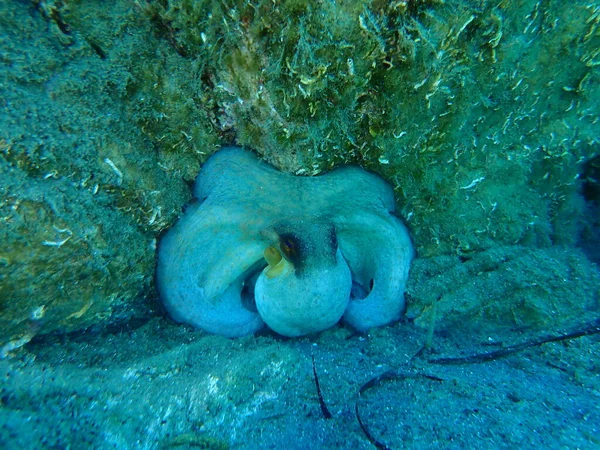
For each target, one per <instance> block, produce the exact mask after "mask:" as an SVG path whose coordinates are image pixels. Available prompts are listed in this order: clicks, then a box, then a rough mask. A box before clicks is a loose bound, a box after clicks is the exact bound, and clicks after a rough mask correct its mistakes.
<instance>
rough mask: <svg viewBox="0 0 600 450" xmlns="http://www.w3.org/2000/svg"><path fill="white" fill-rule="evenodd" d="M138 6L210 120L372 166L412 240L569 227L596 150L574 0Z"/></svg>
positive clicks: (452, 243) (440, 241) (543, 236)
mask: <svg viewBox="0 0 600 450" xmlns="http://www.w3.org/2000/svg"><path fill="white" fill-rule="evenodd" d="M147 12H148V16H149V17H151V18H152V20H153V21H154V23H155V24H157V25H156V26H157V28H159V29H160V30H161V34H162V36H163V37H164V39H165V40H167V41H169V42H171V44H172V46H173V47H174V48H175V49H177V50H178V52H179V53H180V54H181V55H183V57H184V58H186V59H190V60H201V61H203V64H204V68H203V74H202V77H200V79H199V86H202V87H203V88H204V89H206V88H207V87H209V88H210V94H209V96H210V97H211V98H212V101H211V102H209V103H210V104H212V105H213V111H214V112H215V114H216V117H215V119H216V120H215V121H214V123H216V124H217V125H218V126H220V127H221V132H224V131H225V130H227V131H231V130H233V131H234V132H235V136H234V140H235V141H236V142H237V143H239V144H242V145H246V146H249V147H251V148H253V149H256V150H257V151H258V152H260V153H261V154H262V155H263V156H264V157H265V159H267V160H268V161H270V162H272V163H274V164H275V165H277V166H278V167H280V168H281V169H283V170H286V171H289V172H292V173H296V174H301V175H316V174H318V173H321V172H323V171H327V170H330V169H331V168H333V167H334V166H336V165H339V164H344V163H355V164H360V165H362V166H364V167H366V168H367V169H370V170H373V171H376V172H378V173H380V174H382V175H383V176H384V177H385V178H387V179H388V180H389V181H391V182H392V183H393V185H394V187H395V189H396V193H397V199H398V201H399V204H400V207H401V211H402V214H403V216H404V217H405V219H406V220H407V221H408V223H409V225H410V227H411V229H412V232H413V235H414V237H415V241H416V244H417V247H418V249H419V251H420V254H421V255H435V254H440V253H454V252H456V253H469V252H472V251H476V250H481V249H484V248H488V247H490V246H492V245H494V243H498V242H499V243H524V244H532V245H542V246H545V245H549V244H552V243H559V244H568V243H572V242H573V241H574V240H575V239H576V236H577V233H578V227H579V226H580V223H579V222H578V219H577V218H576V217H577V213H578V212H580V211H581V208H582V202H581V200H580V198H579V194H578V190H579V187H580V186H579V183H580V182H579V181H578V175H579V174H580V172H581V164H582V163H583V162H585V161H586V160H587V159H589V158H592V157H593V156H594V155H596V154H598V153H599V152H600V150H599V149H598V144H597V140H596V138H595V131H594V128H595V124H596V120H597V119H596V117H597V115H598V110H597V109H598V106H597V102H595V101H594V98H597V95H598V92H597V91H598V70H597V59H598V53H597V48H598V45H599V42H598V40H599V37H598V32H597V29H598V22H599V15H598V11H597V9H596V8H594V7H592V6H589V5H588V4H587V2H585V1H576V2H570V3H569V4H565V3H564V2H559V1H557V0H552V1H548V2H538V1H535V0H523V1H520V2H509V1H500V2H492V1H479V2H466V1H459V0H450V1H445V2H442V1H410V2H404V1H399V2H382V1H375V0H371V1H365V2H315V1H308V0H300V1H299V0H288V1H281V2H271V1H267V0H254V1H241V0H240V1H237V0H232V1H229V2H219V3H214V2H209V1H200V2H198V1H187V0H160V1H155V2H151V3H150V4H149V6H148V7H147ZM199 86H198V87H197V89H201V87H199ZM207 92H208V91H207Z"/></svg>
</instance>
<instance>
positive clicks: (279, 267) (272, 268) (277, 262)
mask: <svg viewBox="0 0 600 450" xmlns="http://www.w3.org/2000/svg"><path fill="white" fill-rule="evenodd" d="M263 256H264V257H265V260H266V261H267V263H268V264H269V266H268V267H267V268H266V270H265V275H266V276H267V278H275V277H278V276H279V275H281V273H282V272H283V269H284V268H285V266H286V264H288V262H287V261H286V260H285V258H283V257H282V256H281V253H279V250H277V249H276V248H275V247H273V246H270V247H267V248H266V249H265V251H264V253H263Z"/></svg>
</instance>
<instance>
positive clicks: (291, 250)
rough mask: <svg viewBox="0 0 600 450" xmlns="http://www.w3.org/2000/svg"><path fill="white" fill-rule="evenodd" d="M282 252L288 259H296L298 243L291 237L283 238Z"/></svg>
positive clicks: (281, 243) (281, 242)
mask: <svg viewBox="0 0 600 450" xmlns="http://www.w3.org/2000/svg"><path fill="white" fill-rule="evenodd" d="M279 244H280V246H281V251H282V252H283V254H284V255H285V256H286V257H287V258H288V259H294V257H295V256H296V254H297V253H298V251H297V248H296V242H295V241H294V240H293V239H292V238H291V237H289V236H288V237H282V238H281V241H280V243H279Z"/></svg>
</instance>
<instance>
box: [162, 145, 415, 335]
mask: <svg viewBox="0 0 600 450" xmlns="http://www.w3.org/2000/svg"><path fill="white" fill-rule="evenodd" d="M194 196H195V197H196V199H197V201H196V202H195V203H192V204H191V205H190V206H189V207H188V208H187V209H186V211H185V213H184V214H183V216H182V217H181V218H180V219H179V220H178V222H177V223H176V224H175V225H174V226H173V227H172V228H171V229H170V230H169V231H168V232H167V233H166V234H165V236H164V237H163V239H162V240H161V242H160V244H159V248H158V265H157V278H156V280H157V287H158V291H159V295H160V297H161V300H162V303H163V305H164V306H165V308H166V310H167V312H168V313H169V314H170V315H171V317H172V318H173V319H174V320H175V321H177V322H182V323H187V324H190V325H193V326H194V327H197V328H201V329H203V330H205V331H207V332H209V333H214V334H219V335H223V336H228V337H237V336H244V335H249V334H252V333H254V332H256V331H258V330H260V329H261V328H263V326H264V325H265V322H266V324H267V326H269V327H270V328H271V329H272V330H274V331H275V332H277V333H279V334H281V335H284V336H290V337H294V336H302V335H306V334H310V333H314V332H319V331H322V330H325V329H327V328H329V327H331V326H333V325H335V324H336V323H337V322H338V321H340V319H342V320H343V321H344V322H345V323H346V324H348V325H350V326H351V327H353V328H354V329H356V330H358V331H360V332H365V331H367V330H368V329H370V328H372V327H378V326H383V325H387V324H389V323H392V322H394V321H397V320H398V319H399V318H400V317H401V315H402V313H403V311H404V308H405V300H404V290H405V285H406V280H407V278H408V272H409V267H410V263H411V260H412V258H413V256H414V250H413V246H412V243H411V240H410V237H409V234H408V231H407V229H406V227H405V226H404V225H403V223H402V222H401V221H400V220H399V219H398V218H397V217H396V216H395V215H394V210H395V201H394V195H393V190H392V188H391V186H390V185H389V184H387V183H386V182H385V181H384V180H383V179H381V178H380V177H379V176H377V175H375V174H373V173H370V172H367V171H365V170H363V169H361V168H358V167H354V166H346V167H341V168H338V169H336V170H334V171H332V172H330V173H328V174H325V175H321V176H317V177H298V176H293V175H289V174H285V173H282V172H279V171H278V170H276V169H275V168H273V167H272V166H270V165H268V164H267V163H265V162H263V161H261V160H260V159H258V158H257V157H256V156H255V154H254V153H252V152H250V151H248V150H244V149H242V148H239V147H229V148H224V149H222V150H220V151H219V152H217V153H216V154H215V155H213V156H212V157H211V158H210V159H209V160H208V161H207V162H206V164H205V165H204V166H203V167H202V170H201V172H200V175H199V176H198V178H197V180H196V184H195V187H194ZM282 236H292V238H291V239H293V240H294V242H295V243H297V245H298V248H299V249H300V250H301V251H300V254H301V255H302V256H301V257H298V258H296V259H295V260H294V262H293V263H292V262H290V264H289V265H287V267H288V270H286V271H284V272H283V273H282V274H281V275H279V276H275V277H271V278H270V277H268V276H266V274H265V272H266V271H267V263H266V261H265V259H264V258H263V253H264V251H265V249H266V248H267V247H269V246H274V247H276V248H277V249H280V250H281V245H282V244H281V239H283V238H282ZM286 261H287V258H286Z"/></svg>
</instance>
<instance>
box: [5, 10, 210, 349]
mask: <svg viewBox="0 0 600 450" xmlns="http://www.w3.org/2000/svg"><path fill="white" fill-rule="evenodd" d="M0 8H1V12H2V14H0V23H1V27H0V29H1V30H2V31H1V32H0V47H1V49H2V59H3V64H6V67H8V68H9V70H3V71H0V86H1V87H0V91H1V94H0V97H1V98H2V100H1V101H0V102H1V104H2V108H3V113H2V114H1V115H0V130H1V131H0V193H1V196H0V223H1V226H0V308H1V309H0V330H1V331H0V349H1V353H2V354H1V356H6V355H8V354H10V353H11V351H12V350H14V349H16V348H19V347H20V346H22V345H24V344H25V343H26V342H28V341H29V340H30V339H31V338H32V337H33V336H35V335H36V334H41V333H47V332H51V331H60V332H66V331H71V330H75V329H80V328H84V327H87V326H89V325H93V324H97V323H107V322H111V321H116V320H121V319H126V318H129V317H131V316H136V315H147V314H148V312H149V311H150V310H151V307H149V303H148V302H147V301H145V299H146V298H148V297H149V295H150V293H151V292H152V291H151V285H152V277H153V271H154V250H155V236H156V234H157V233H158V232H160V231H161V230H162V229H164V228H165V227H166V226H168V225H169V224H170V222H171V221H172V220H173V218H174V217H175V216H176V215H177V214H178V213H179V212H180V208H181V205H182V204H183V203H184V202H185V201H187V199H188V198H189V192H188V189H187V186H186V184H185V182H184V180H183V179H185V178H186V174H188V175H187V176H188V177H191V176H192V175H195V173H196V172H197V170H198V167H199V164H200V160H201V155H200V154H199V153H198V152H196V151H195V150H194V149H193V148H192V146H190V145H187V142H188V140H187V138H186V137H185V134H188V135H190V136H192V135H193V136H195V137H196V138H197V139H196V142H198V145H201V144H202V145H203V147H202V148H211V142H213V141H214V139H213V140H211V139H210V138H209V137H207V136H209V135H210V126H209V125H208V124H207V122H203V121H202V120H201V118H198V117H197V116H194V115H193V114H190V120H192V121H194V123H195V128H193V127H188V128H184V127H185V124H183V125H180V124H177V125H174V122H173V120H174V121H181V117H178V116H176V115H174V117H173V118H171V117H169V118H167V116H169V111H170V110H169V107H168V106H165V107H163V108H162V109H161V105H162V103H161V100H160V98H161V95H162V94H158V93H157V92H158V91H157V88H151V87H149V85H150V83H151V81H150V80H151V79H153V80H154V83H155V84H156V83H158V84H157V85H160V83H159V82H160V77H163V78H164V77H165V76H166V72H167V69H166V67H165V66H166V60H167V59H168V58H167V57H166V56H165V55H164V54H161V45H160V42H161V41H156V40H153V33H152V31H151V30H150V29H149V27H148V21H147V20H146V19H143V18H140V14H139V11H137V10H136V9H135V7H134V5H132V4H131V3H129V2H117V1H116V2H111V6H110V7H107V5H106V3H105V2H84V3H81V2H68V1H49V2H31V3H28V2H4V3H3V4H2V6H1V7H0ZM165 49H166V53H171V48H170V47H168V46H166V45H165V46H163V48H162V51H163V53H164V52H165ZM152 77H154V78H152ZM152 86H154V85H152ZM140 91H144V92H143V93H140ZM181 95H182V94H180V96H179V97H178V98H181ZM179 103H183V102H179ZM148 105H151V106H150V107H149V106H148ZM184 113H185V111H184ZM203 127H205V128H203ZM186 130H187V131H186ZM194 130H195V131H194ZM200 130H203V131H200ZM184 132H185V133H184ZM175 135H176V137H173V136H175ZM181 141H183V142H181ZM177 143H179V145H176V144H177ZM188 171H190V172H189V173H188Z"/></svg>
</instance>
